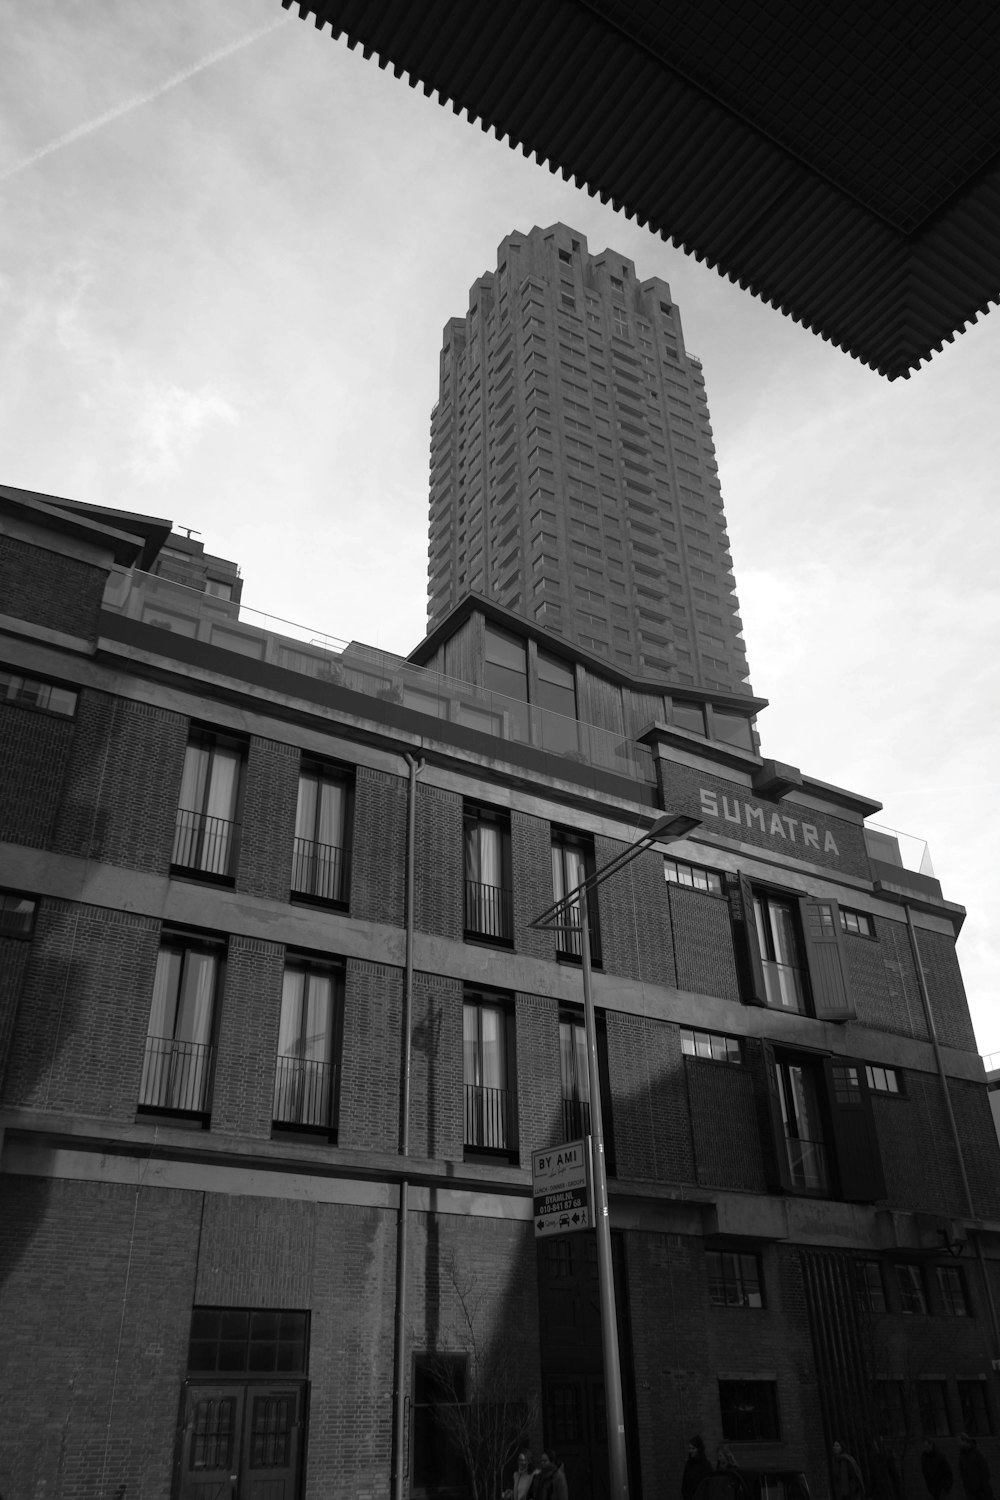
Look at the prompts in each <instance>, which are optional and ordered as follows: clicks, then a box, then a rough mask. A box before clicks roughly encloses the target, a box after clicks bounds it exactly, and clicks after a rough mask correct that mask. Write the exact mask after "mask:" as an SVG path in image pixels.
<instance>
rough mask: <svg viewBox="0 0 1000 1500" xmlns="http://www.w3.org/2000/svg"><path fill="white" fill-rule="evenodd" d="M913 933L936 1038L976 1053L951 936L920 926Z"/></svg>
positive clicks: (943, 1043)
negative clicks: (914, 933)
mask: <svg viewBox="0 0 1000 1500" xmlns="http://www.w3.org/2000/svg"><path fill="white" fill-rule="evenodd" d="M916 936H917V950H918V952H919V953H920V962H921V965H922V966H923V971H924V983H925V984H926V985H927V993H928V995H929V996H930V1002H931V1013H932V1015H933V1016H934V1028H935V1030H936V1031H937V1035H938V1041H939V1042H940V1043H941V1045H942V1046H943V1047H960V1048H962V1050H963V1051H965V1052H978V1051H979V1048H978V1046H977V1045H976V1034H975V1032H974V1031H973V1029H972V1017H971V1016H970V1015H969V1003H968V1001H967V999H966V997H965V985H964V984H963V983H962V974H961V970H960V969H959V967H958V957H957V955H956V953H955V943H954V939H953V938H951V937H949V936H948V935H947V934H946V933H943V932H927V931H924V930H923V929H921V928H919V927H918V928H917V929H916Z"/></svg>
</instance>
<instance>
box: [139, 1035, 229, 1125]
mask: <svg viewBox="0 0 1000 1500" xmlns="http://www.w3.org/2000/svg"><path fill="white" fill-rule="evenodd" d="M211 1072H212V1048H211V1046H209V1045H208V1044H207V1043H202V1042H182V1041H178V1040H177V1039H176V1038H175V1037H170V1036H148V1037H147V1038H146V1058H145V1062H144V1063H143V1069H142V1083H141V1085H140V1088H139V1103H140V1104H141V1105H145V1106H146V1107H147V1108H151V1109H177V1110H181V1111H183V1112H184V1113H186V1114H204V1112H205V1109H206V1105H207V1101H208V1084H209V1078H210V1076H211Z"/></svg>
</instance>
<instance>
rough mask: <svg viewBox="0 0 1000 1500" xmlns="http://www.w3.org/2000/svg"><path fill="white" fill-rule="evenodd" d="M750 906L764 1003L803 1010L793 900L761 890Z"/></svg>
mask: <svg viewBox="0 0 1000 1500" xmlns="http://www.w3.org/2000/svg"><path fill="white" fill-rule="evenodd" d="M753 909H754V918H755V921H756V925H757V941H758V943H759V944H760V956H761V961H762V963H763V966H764V985H765V988H766V991H767V1003H768V1005H773V1006H775V1007H777V1008H778V1009H780V1010H797V1011H804V1010H805V1008H806V1004H805V989H804V986H803V983H802V968H803V965H802V958H801V955H800V951H799V941H798V935H797V931H796V913H795V903H794V902H793V901H790V900H782V899H781V898H780V897H778V896H771V895H769V894H767V893H766V892H761V893H760V894H757V895H755V896H754V902H753Z"/></svg>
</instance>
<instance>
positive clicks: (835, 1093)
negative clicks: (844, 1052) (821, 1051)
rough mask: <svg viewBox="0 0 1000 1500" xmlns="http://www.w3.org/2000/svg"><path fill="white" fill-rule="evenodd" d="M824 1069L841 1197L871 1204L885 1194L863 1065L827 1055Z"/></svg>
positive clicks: (849, 1201) (880, 1160) (880, 1159)
mask: <svg viewBox="0 0 1000 1500" xmlns="http://www.w3.org/2000/svg"><path fill="white" fill-rule="evenodd" d="M823 1071H824V1073H825V1075H826V1097H827V1103H828V1104H829V1108H830V1124H831V1127H832V1130H833V1145H834V1150H835V1151H836V1153H837V1170H838V1172H839V1175H840V1196H841V1197H842V1198H845V1199H846V1200H847V1202H848V1203H874V1201H875V1200H876V1198H884V1197H885V1177H884V1175H883V1172H882V1158H881V1154H880V1152H879V1148H878V1136H877V1135H876V1132H875V1119H874V1116H873V1114H872V1104H871V1098H870V1097H869V1094H868V1084H867V1082H866V1080H865V1065H864V1063H861V1062H855V1061H854V1060H853V1059H851V1058H839V1057H827V1058H825V1059H824V1061H823Z"/></svg>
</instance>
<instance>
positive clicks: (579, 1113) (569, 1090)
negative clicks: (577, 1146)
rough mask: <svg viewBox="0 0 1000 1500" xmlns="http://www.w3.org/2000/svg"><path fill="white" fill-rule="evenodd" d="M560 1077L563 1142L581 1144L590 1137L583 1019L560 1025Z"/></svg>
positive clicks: (563, 1019)
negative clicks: (587, 1136)
mask: <svg viewBox="0 0 1000 1500" xmlns="http://www.w3.org/2000/svg"><path fill="white" fill-rule="evenodd" d="M559 1076H560V1080H561V1083H562V1115H563V1138H564V1139H565V1140H567V1141H575V1140H579V1138H580V1137H581V1136H585V1135H589V1134H590V1074H589V1072H588V1069H587V1036H586V1032H585V1031H584V1026H583V1018H582V1017H580V1018H579V1019H577V1018H576V1017H575V1016H574V1017H568V1016H567V1017H564V1018H562V1019H561V1020H560V1022H559Z"/></svg>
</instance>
